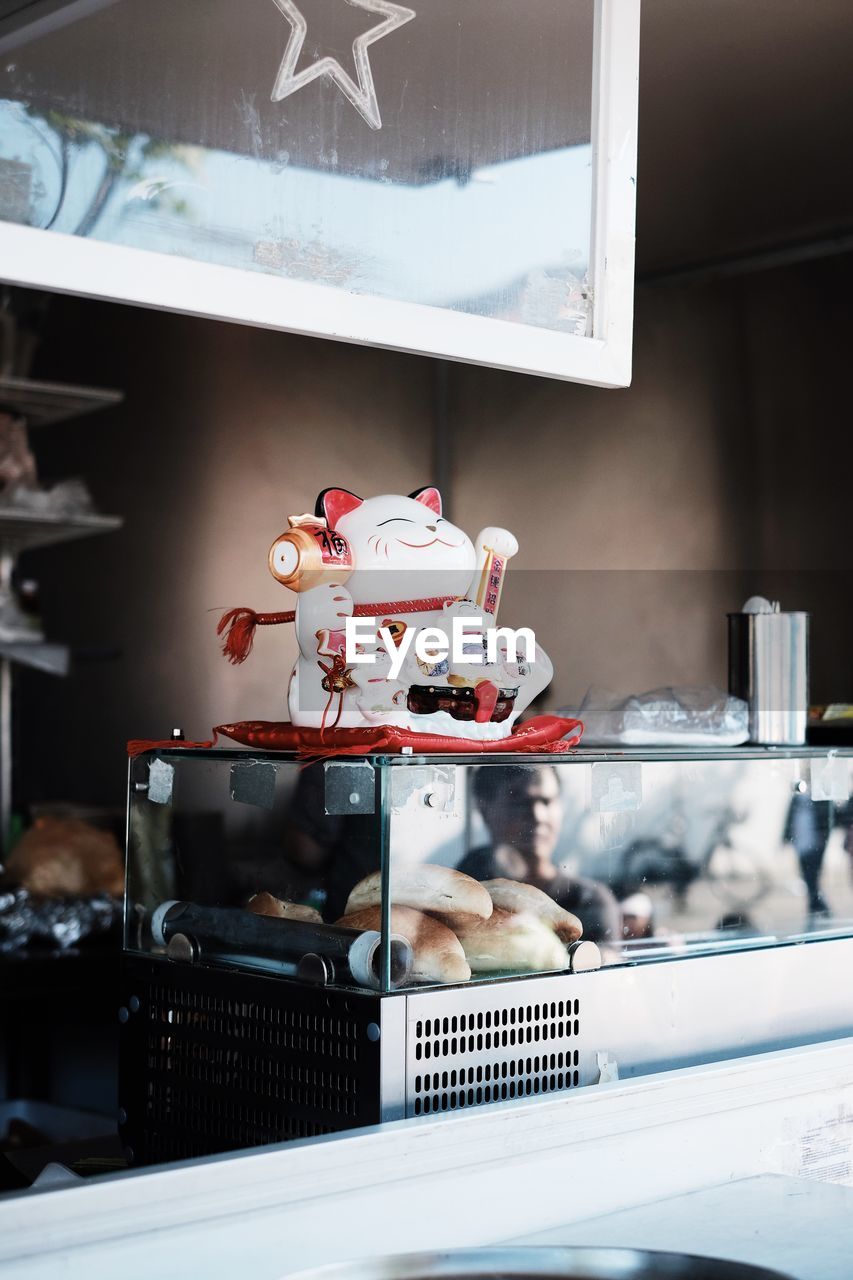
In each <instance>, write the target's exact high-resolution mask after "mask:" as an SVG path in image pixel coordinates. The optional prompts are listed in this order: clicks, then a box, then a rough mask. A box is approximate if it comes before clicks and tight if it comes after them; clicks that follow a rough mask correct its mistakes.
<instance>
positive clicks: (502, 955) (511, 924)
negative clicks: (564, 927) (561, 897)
mask: <svg viewBox="0 0 853 1280" xmlns="http://www.w3.org/2000/svg"><path fill="white" fill-rule="evenodd" d="M459 941H460V942H461V943H462V949H463V951H464V952H465V958H466V959H467V961H468V963H469V965H470V966H471V972H472V973H496V972H498V971H499V970H503V969H509V970H512V971H514V972H516V973H517V972H519V971H521V972H523V973H542V972H545V971H547V970H551V969H568V967H569V953H568V951H567V950H566V948H565V946H564V945H563V943H562V942H560V940H559V938H558V937H557V936H556V935H555V933H554V931H553V930H552V929H551V928H550V927H549V926H548V925H547V924H545V923H544V922H543V921H542V920H540V919H539V917H538V916H534V915H531V914H530V913H527V912H525V913H520V912H513V911H504V909H503V908H502V907H495V909H494V911H493V912H492V914H491V916H490V917H489V919H488V920H481V921H480V922H479V923H478V924H476V925H473V926H472V927H471V928H469V929H462V930H460V932H459Z"/></svg>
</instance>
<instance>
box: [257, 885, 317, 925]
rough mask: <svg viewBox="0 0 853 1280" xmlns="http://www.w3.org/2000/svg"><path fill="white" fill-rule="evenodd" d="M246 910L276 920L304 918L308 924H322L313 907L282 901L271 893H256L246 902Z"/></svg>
mask: <svg viewBox="0 0 853 1280" xmlns="http://www.w3.org/2000/svg"><path fill="white" fill-rule="evenodd" d="M246 910H247V911H253V912H254V913H255V915H256V916H275V918H276V919H277V920H304V921H306V922H307V923H308V924H322V923H323V917H322V916H321V915H320V912H319V911H317V910H315V908H314V907H303V906H302V905H301V904H300V903H298V902H283V901H282V900H281V898H274V897H273V896H272V894H271V893H266V892H263V893H256V894H255V895H254V897H252V898H250V899H249V901H248V902H247V903H246Z"/></svg>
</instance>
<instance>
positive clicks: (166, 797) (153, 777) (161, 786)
mask: <svg viewBox="0 0 853 1280" xmlns="http://www.w3.org/2000/svg"><path fill="white" fill-rule="evenodd" d="M174 780H175V767H174V765H171V764H169V762H168V761H167V760H161V759H160V758H159V756H158V757H157V758H156V759H154V760H152V761H151V763H150V765H149V766H148V799H149V800H150V801H151V802H152V804H171V801H172V784H173V782H174Z"/></svg>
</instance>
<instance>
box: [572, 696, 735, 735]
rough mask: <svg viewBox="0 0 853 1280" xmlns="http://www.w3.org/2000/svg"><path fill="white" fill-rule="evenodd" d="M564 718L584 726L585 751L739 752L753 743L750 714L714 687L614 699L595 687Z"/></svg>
mask: <svg viewBox="0 0 853 1280" xmlns="http://www.w3.org/2000/svg"><path fill="white" fill-rule="evenodd" d="M560 715H572V716H578V717H579V719H581V720H583V723H584V737H583V742H584V746H585V747H589V746H600V747H665V746H673V747H704V746H721V747H736V746H739V745H740V743H742V742H746V741H747V739H748V737H749V708H748V707H747V704H746V703H745V702H743V701H742V700H741V699H740V698H732V697H730V696H729V694H727V693H724V692H723V691H722V689H717V688H715V687H714V686H713V685H705V686H702V687H700V688H690V687H684V688H666V689H651V690H650V691H649V692H648V693H637V694H631V695H630V696H629V697H627V698H626V697H625V696H624V695H622V694H618V693H611V692H609V691H608V690H606V689H597V688H595V687H593V688H591V689H589V690H588V691H587V694H586V697H585V698H584V700H583V702H582V704H581V705H580V707H578V708H577V709H572V710H569V709H568V708H564V709H562V710H561V711H560Z"/></svg>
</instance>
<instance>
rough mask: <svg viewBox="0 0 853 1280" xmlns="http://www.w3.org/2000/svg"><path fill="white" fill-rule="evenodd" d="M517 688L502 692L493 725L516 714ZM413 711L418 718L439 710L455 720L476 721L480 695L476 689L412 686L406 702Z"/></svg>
mask: <svg viewBox="0 0 853 1280" xmlns="http://www.w3.org/2000/svg"><path fill="white" fill-rule="evenodd" d="M517 693H518V690H517V689H501V690H500V691H499V693H498V699H497V702H496V703H495V707H494V710H493V711H492V715H491V719H492V721H493V723H500V721H501V720H506V718H507V716H508V715H509V714H510V713H511V711H512V705H513V703H514V702H515V695H516V694H517ZM406 705H407V706H408V708H409V710H410V711H411V712H413V713H414V714H415V715H418V716H431V715H432V714H433V713H434V712H435V711H446V712H447V714H448V715H450V716H452V717H453V719H454V720H473V719H474V717H475V716H476V714H477V694H476V690H474V689H453V688H443V687H441V688H439V687H438V686H436V685H431V684H430V685H425V684H413V685H411V686H410V687H409V696H408V699H407V702H406Z"/></svg>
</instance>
